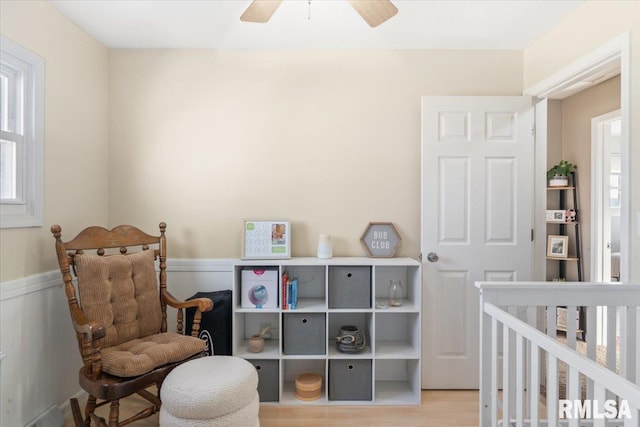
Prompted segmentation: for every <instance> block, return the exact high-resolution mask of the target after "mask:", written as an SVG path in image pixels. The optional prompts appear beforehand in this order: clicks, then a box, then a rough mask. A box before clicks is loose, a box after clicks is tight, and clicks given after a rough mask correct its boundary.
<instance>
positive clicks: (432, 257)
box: [427, 252, 438, 262]
mask: <svg viewBox="0 0 640 427" xmlns="http://www.w3.org/2000/svg"><path fill="white" fill-rule="evenodd" d="M427 261H429V262H438V254H437V253H435V252H429V253H428V254H427Z"/></svg>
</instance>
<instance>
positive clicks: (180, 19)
mask: <svg viewBox="0 0 640 427" xmlns="http://www.w3.org/2000/svg"><path fill="white" fill-rule="evenodd" d="M49 1H50V2H51V3H52V4H53V5H54V6H55V7H56V8H57V9H58V10H59V11H60V12H62V13H63V14H64V15H66V16H67V17H69V19H71V20H72V21H74V22H75V23H77V24H78V25H79V26H80V27H82V28H84V29H85V30H86V31H87V32H88V33H89V34H91V35H92V36H93V37H95V38H96V39H97V40H98V41H100V42H101V43H103V44H104V45H105V46H108V47H111V48H220V49H224V48H248V49H306V48H323V49H325V48H327V49H332V48H365V49H368V48H374V49H518V50H520V49H524V48H526V47H527V46H528V45H529V44H531V43H532V42H533V41H534V40H536V39H537V38H539V37H540V36H541V35H543V34H544V33H545V32H547V31H549V29H551V28H552V27H553V26H554V25H556V24H557V23H558V22H560V21H561V20H562V19H563V18H564V17H566V16H567V15H568V14H570V13H571V12H572V11H573V10H575V9H576V8H577V7H578V6H580V4H581V2H582V0H536V1H530V0H501V1H494V0H465V1H457V0H455V1H454V0H446V1H436V0H392V1H393V3H394V4H395V5H396V6H397V7H398V10H399V12H398V14H397V15H396V16H395V17H393V18H391V19H390V20H389V21H387V22H385V23H383V24H382V25H380V26H379V27H377V28H370V27H369V26H368V25H367V24H366V23H365V22H364V21H363V20H362V18H361V17H360V16H359V15H358V14H357V13H356V11H355V10H354V9H353V8H352V7H351V5H350V4H349V2H348V1H347V0H311V3H310V4H309V3H308V1H307V0H285V1H284V2H283V3H282V5H281V6H280V8H279V9H278V10H277V11H276V13H275V14H274V16H273V17H272V18H271V20H270V21H269V22H268V23H266V24H255V23H247V22H241V21H240V19H239V18H240V15H241V14H242V12H243V11H244V10H245V9H246V8H247V6H248V5H249V4H250V3H251V1H250V0H196V1H192V0H49ZM309 13H310V14H311V19H309V18H308V16H309Z"/></svg>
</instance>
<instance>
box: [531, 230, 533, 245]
mask: <svg viewBox="0 0 640 427" xmlns="http://www.w3.org/2000/svg"><path fill="white" fill-rule="evenodd" d="M531 241H532V242H533V228H532V229H531Z"/></svg>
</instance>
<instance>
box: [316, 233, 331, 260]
mask: <svg viewBox="0 0 640 427" xmlns="http://www.w3.org/2000/svg"><path fill="white" fill-rule="evenodd" d="M332 256H333V249H332V248H331V236H329V235H328V234H321V235H320V239H319V240H318V258H321V259H329V258H331V257H332Z"/></svg>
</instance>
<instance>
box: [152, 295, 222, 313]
mask: <svg viewBox="0 0 640 427" xmlns="http://www.w3.org/2000/svg"><path fill="white" fill-rule="evenodd" d="M162 296H163V297H164V300H165V301H166V303H167V304H168V305H169V306H171V307H173V308H191V307H196V308H197V309H198V310H200V312H202V313H204V312H205V311H211V309H212V308H213V301H211V300H210V299H209V298H194V299H190V300H188V301H180V300H178V299H176V298H175V297H174V296H173V295H171V294H170V293H169V291H167V290H164V291H163V292H162Z"/></svg>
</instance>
